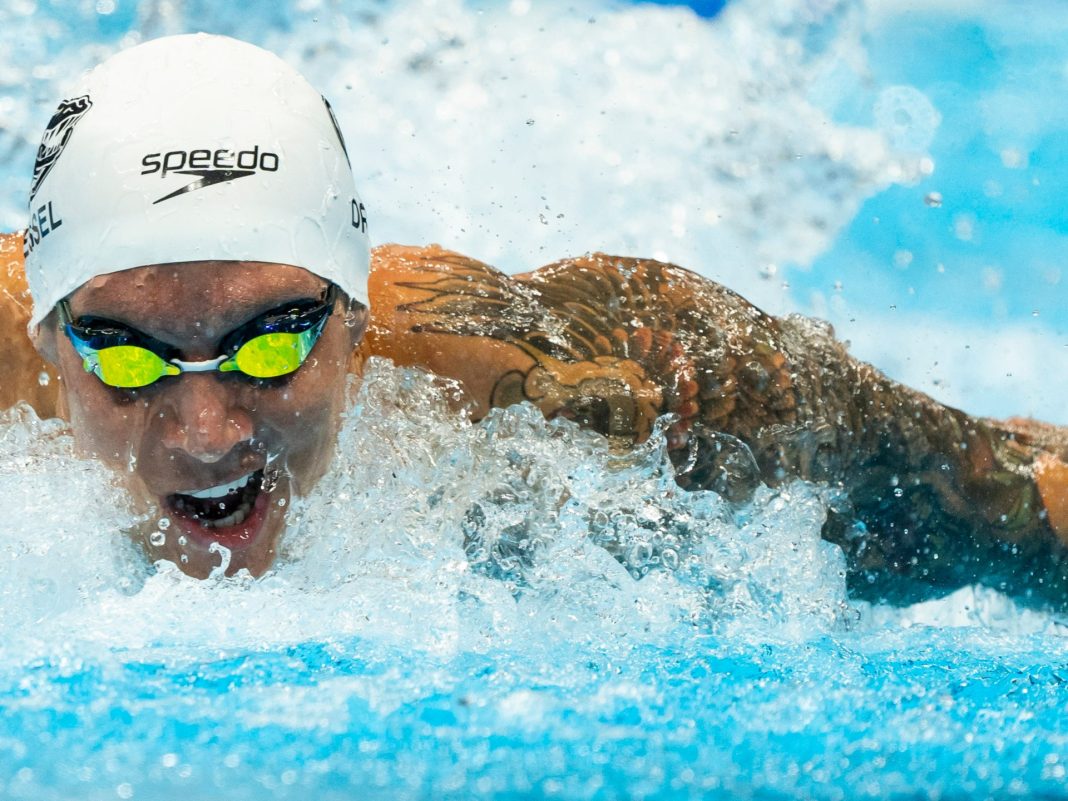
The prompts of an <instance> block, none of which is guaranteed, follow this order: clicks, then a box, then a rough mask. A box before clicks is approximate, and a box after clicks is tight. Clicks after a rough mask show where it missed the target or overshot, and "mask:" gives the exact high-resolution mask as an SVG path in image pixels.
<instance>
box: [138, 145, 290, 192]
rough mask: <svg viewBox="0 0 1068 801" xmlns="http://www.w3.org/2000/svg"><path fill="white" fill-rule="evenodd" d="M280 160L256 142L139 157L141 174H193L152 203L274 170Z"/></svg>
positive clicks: (161, 175)
mask: <svg viewBox="0 0 1068 801" xmlns="http://www.w3.org/2000/svg"><path fill="white" fill-rule="evenodd" d="M280 162H281V159H280V158H279V156H278V154H277V153H272V152H271V151H269V150H260V146H259V145H256V146H254V147H252V148H251V149H250V150H238V151H237V152H234V151H233V150H228V149H226V148H219V149H217V150H208V149H206V148H202V149H199V150H168V151H167V152H166V153H149V154H148V155H146V156H145V157H144V158H143V159H141V166H142V167H144V169H143V170H141V174H142V175H156V174H158V175H159V177H160V178H166V177H167V175H169V174H171V173H173V174H175V175H195V176H197V180H195V181H193V182H192V183H190V184H186V185H185V186H183V187H181V188H180V189H176V190H174V191H173V192H171V193H169V194H166V195H164V196H163V197H161V198H159V199H157V200H153V201H152V205H155V204H156V203H162V202H163V201H164V200H170V199H171V198H172V197H178V195H184V194H185V193H186V192H195V191H196V190H198V189H204V188H205V187H208V186H213V185H215V184H222V183H226V182H228V181H236V180H237V179H238V178H247V177H248V176H250V175H255V174H256V173H259V172H278V165H279V163H280Z"/></svg>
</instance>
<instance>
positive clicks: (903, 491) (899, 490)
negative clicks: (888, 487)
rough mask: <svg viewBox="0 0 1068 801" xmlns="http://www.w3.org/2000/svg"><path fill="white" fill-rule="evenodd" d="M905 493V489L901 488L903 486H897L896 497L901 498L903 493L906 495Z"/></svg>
mask: <svg viewBox="0 0 1068 801" xmlns="http://www.w3.org/2000/svg"><path fill="white" fill-rule="evenodd" d="M904 494H905V490H903V489H901V487H897V488H896V489H895V490H894V497H895V498H900V497H901V496H902V495H904Z"/></svg>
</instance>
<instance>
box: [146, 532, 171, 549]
mask: <svg viewBox="0 0 1068 801" xmlns="http://www.w3.org/2000/svg"><path fill="white" fill-rule="evenodd" d="M148 541H149V542H150V543H152V545H154V546H155V547H156V548H160V547H162V546H163V545H166V544H167V535H166V534H164V533H163V532H162V531H153V532H152V533H151V534H150V535H149V537H148Z"/></svg>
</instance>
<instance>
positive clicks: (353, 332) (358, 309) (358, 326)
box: [343, 300, 371, 350]
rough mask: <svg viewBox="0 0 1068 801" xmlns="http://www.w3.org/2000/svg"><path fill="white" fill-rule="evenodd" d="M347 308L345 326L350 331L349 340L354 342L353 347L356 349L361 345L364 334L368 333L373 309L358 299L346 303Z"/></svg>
mask: <svg viewBox="0 0 1068 801" xmlns="http://www.w3.org/2000/svg"><path fill="white" fill-rule="evenodd" d="M343 308H345V316H344V318H343V319H344V320H345V327H346V328H347V329H348V332H349V341H350V342H351V344H352V348H353V349H354V350H355V349H356V348H357V347H359V345H360V343H361V342H362V341H363V337H364V334H366V333H367V324H368V322H370V320H371V311H370V309H368V308H367V307H366V306H364V305H363V304H362V303H360V302H359V301H358V300H353V301H349V302H348V303H346V304H344V306H343Z"/></svg>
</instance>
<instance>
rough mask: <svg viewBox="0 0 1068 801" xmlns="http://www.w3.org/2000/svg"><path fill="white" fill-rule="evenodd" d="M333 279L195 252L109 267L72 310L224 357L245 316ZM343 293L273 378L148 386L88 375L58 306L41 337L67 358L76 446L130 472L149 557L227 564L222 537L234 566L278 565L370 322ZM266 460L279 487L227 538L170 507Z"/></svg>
mask: <svg viewBox="0 0 1068 801" xmlns="http://www.w3.org/2000/svg"><path fill="white" fill-rule="evenodd" d="M325 286H326V283H325V282H324V281H323V279H321V278H319V277H317V276H315V275H312V274H311V273H309V272H307V271H306V270H303V269H300V268H297V267H291V266H286V265H279V264H260V263H249V262H196V263H186V264H181V265H158V266H147V267H141V268H138V269H134V270H128V271H125V272H121V273H115V274H112V275H108V276H102V277H100V278H97V279H94V280H93V281H90V282H89V283H88V284H86V285H84V286H82V287H81V288H79V289H78V290H77V291H76V292H74V293H73V294H72V295H71V296H70V299H69V300H70V306H71V311H72V313H73V316H74V317H75V318H78V317H79V316H83V315H92V316H95V317H102V318H106V319H108V320H114V321H116V322H120V323H124V324H126V325H128V326H130V327H132V328H135V329H137V330H138V331H140V332H143V333H145V334H148V335H150V336H152V337H154V338H156V339H158V340H160V341H162V342H165V343H168V344H171V345H174V346H176V347H177V348H178V349H179V350H180V351H181V352H182V354H183V358H184V359H185V360H187V361H200V360H209V359H213V358H215V357H216V356H218V355H219V342H220V340H221V339H222V338H223V337H225V336H226V334H228V333H229V332H230V331H232V330H233V329H234V328H236V327H238V326H239V325H241V324H242V323H244V322H246V321H248V320H250V319H252V318H254V317H256V316H258V315H260V314H262V313H264V312H266V311H267V310H269V309H272V308H274V307H276V306H279V305H280V304H283V303H287V302H290V301H294V300H298V299H305V298H306V299H317V298H319V297H321V296H322V293H323V289H324V287H325ZM347 303H348V302H347V301H346V300H344V299H342V300H339V301H337V302H336V303H335V309H334V311H333V314H332V315H331V316H330V318H329V319H328V321H327V324H326V327H325V329H324V330H323V333H322V336H321V338H320V339H319V341H318V342H317V343H316V345H315V348H314V349H313V350H312V352H311V354H310V355H309V356H308V359H307V361H305V363H304V364H303V365H302V366H301V367H300V368H299V369H298V370H297V371H296V372H295V373H292V374H290V375H289V376H285V377H282V378H277V379H270V380H263V381H261V380H256V379H251V378H249V377H247V376H243V375H241V374H239V373H219V372H205V373H184V374H182V375H180V376H175V377H165V378H163V379H161V380H159V381H157V382H156V383H155V384H152V385H150V386H147V387H144V388H141V389H136V390H124V389H116V388H113V387H109V386H107V385H105V384H104V383H103V382H102V381H100V380H99V379H98V378H97V377H96V376H95V375H93V374H91V373H86V372H85V370H84V368H83V366H82V360H81V357H79V355H78V354H77V353H76V352H75V350H74V348H73V347H72V345H71V343H70V341H69V340H68V339H67V337H66V336H65V335H63V334H61V333H59V328H58V325H57V323H56V321H55V315H54V314H53V315H52V317H50V318H49V319H48V320H46V322H45V323H44V324H43V325H42V339H41V343H40V346H41V347H42V350H43V351H44V352H45V353H46V354H50V355H53V357H54V359H55V361H56V363H57V364H58V367H59V371H60V374H61V376H62V384H63V386H64V387H65V390H66V391H65V395H66V402H67V406H68V410H67V411H68V413H69V418H70V421H71V423H72V428H73V430H74V432H75V436H76V439H77V443H78V445H79V447H80V448H81V449H83V450H84V451H85V452H87V453H89V454H92V455H93V456H95V457H96V458H98V459H99V460H100V461H102V462H105V463H106V464H108V465H109V466H110V467H111V468H113V469H114V470H115V471H116V473H117V474H119V475H120V476H122V477H123V480H124V481H125V484H126V488H127V489H128V491H129V493H130V495H131V497H132V499H133V502H134V504H135V508H136V509H137V511H138V512H140V513H142V514H144V515H146V517H147V519H146V523H145V525H144V526H143V527H142V529H141V530H139V531H137V532H134V536H135V538H136V539H137V540H138V541H139V542H141V544H142V545H143V546H144V548H145V552H146V554H147V556H148V558H149V559H151V560H157V559H166V560H169V561H172V562H174V563H175V564H178V565H180V566H181V569H182V570H183V571H184V572H186V573H188V574H190V575H192V576H196V577H206V576H208V575H209V574H210V572H211V570H212V569H213V568H215V567H218V566H219V565H220V554H219V553H217V552H212V550H211V543H212V542H213V541H218V542H220V544H223V545H225V546H226V547H227V548H229V549H230V550H231V559H230V563H229V567H228V569H227V573H228V574H231V575H232V574H234V573H236V572H237V571H238V570H240V569H242V568H247V569H248V570H249V572H251V573H252V575H254V576H259V575H262V574H263V573H264V572H265V571H266V570H267V569H268V568H269V567H270V566H271V564H272V562H273V561H274V558H275V552H276V549H277V546H278V540H279V537H280V536H281V534H282V532H283V530H284V527H285V512H286V509H287V508H288V507H289V501H290V500H291V499H292V497H293V496H294V495H299V494H304V493H306V492H307V491H308V490H309V489H310V488H311V487H313V486H314V485H315V483H316V482H317V481H318V480H319V478H320V477H321V476H322V475H323V473H324V472H325V471H326V469H327V467H328V465H329V464H330V461H331V458H332V456H333V451H334V441H335V439H336V435H337V429H338V424H339V420H340V413H341V411H342V409H343V406H344V394H345V392H344V391H345V387H346V382H347V376H348V374H349V369H350V358H351V356H352V353H353V349H354V347H355V346H356V345H357V344H358V342H359V340H360V338H361V337H362V334H363V329H364V327H365V325H366V315H365V314H364V313H363V311H362V309H360V310H359V311H358V312H357V314H356V315H355V317H352V316H350V318H349V321H348V322H349V324H348V325H347V324H346V309H347ZM147 310H152V311H151V312H149V311H147ZM268 462H270V465H271V469H272V470H273V469H278V471H279V475H278V482H277V486H275V487H274V488H273V490H271V491H270V492H267V490H266V488H265V490H264V492H261V496H262V497H261V498H260V499H259V500H258V504H257V506H256V509H255V513H254V514H252V515H250V516H249V521H250V522H249V524H248V525H245V526H233V527H231V529H233V530H230V529H228V530H227V531H228V532H229V533H228V534H227V535H226V536H223V537H217V536H206V532H205V531H204V530H203V529H202V527H200V526H197V525H195V524H189V523H188V522H187V521H185V520H183V518H182V516H181V515H176V514H175V510H174V509H173V507H172V506H171V505H170V504H169V503H168V497H169V496H171V495H172V494H174V493H189V492H193V491H198V490H203V489H206V488H208V487H213V486H218V485H220V484H226V483H228V482H231V481H234V480H235V479H237V478H239V477H241V476H244V475H247V474H248V473H250V472H253V471H256V470H262V469H264V468H265V467H267V465H268ZM269 472H270V471H269ZM160 516H165V517H168V519H169V520H170V521H171V525H170V527H169V528H168V529H167V531H166V538H165V542H163V543H162V544H159V545H155V544H153V542H152V540H151V539H150V538H151V537H152V534H153V532H155V531H157V522H156V521H157V520H158V519H159V517H160ZM183 535H184V536H183ZM155 539H156V540H157V541H158V539H159V536H158V535H156V538H155Z"/></svg>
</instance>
